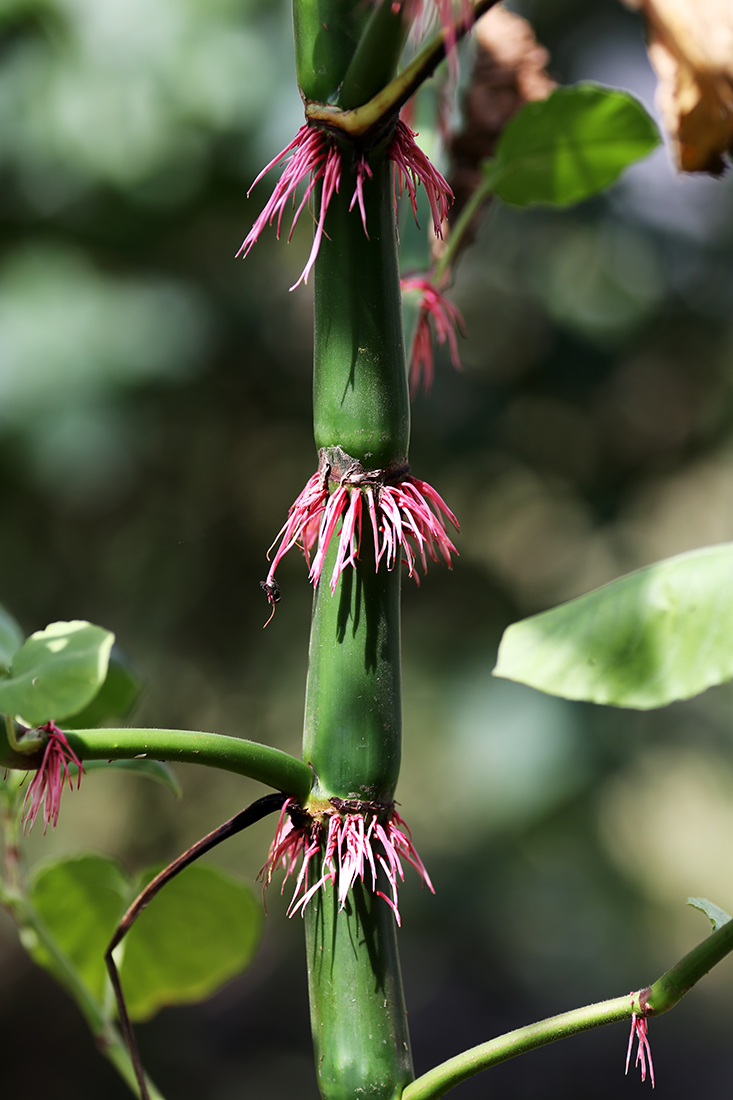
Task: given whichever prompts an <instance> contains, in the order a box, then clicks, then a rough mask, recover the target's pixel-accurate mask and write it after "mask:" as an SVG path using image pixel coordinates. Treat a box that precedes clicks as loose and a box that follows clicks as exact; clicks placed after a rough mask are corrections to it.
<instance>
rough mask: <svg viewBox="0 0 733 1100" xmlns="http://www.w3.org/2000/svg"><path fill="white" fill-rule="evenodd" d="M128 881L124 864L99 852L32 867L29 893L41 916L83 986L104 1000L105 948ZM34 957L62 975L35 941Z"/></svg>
mask: <svg viewBox="0 0 733 1100" xmlns="http://www.w3.org/2000/svg"><path fill="white" fill-rule="evenodd" d="M130 895H131V886H130V882H129V880H128V878H127V875H126V874H125V872H124V870H123V869H122V867H121V866H120V865H119V864H118V863H117V862H115V860H112V859H109V858H107V857H106V856H101V855H93V854H87V855H80V856H72V857H70V858H64V859H59V860H55V861H54V862H53V863H48V864H46V865H45V866H44V867H41V868H40V870H38V871H37V872H36V874H35V875H34V877H33V883H32V886H31V891H30V896H31V901H32V903H33V905H34V906H35V908H36V910H37V911H38V914H39V916H40V917H41V920H42V921H43V923H44V924H45V925H46V927H47V928H48V930H49V931H50V932H51V935H52V936H53V938H54V939H55V940H56V943H57V944H58V946H59V948H60V949H61V951H62V952H63V954H65V955H66V956H67V957H68V958H69V959H70V960H71V962H72V963H73V964H74V966H75V968H76V969H77V970H78V972H79V975H80V977H81V978H82V980H83V982H84V984H85V985H86V986H87V988H88V989H89V991H90V992H91V994H92V996H93V997H94V998H95V999H96V1000H97V1001H98V1002H100V1003H102V1002H103V1001H104V996H105V988H106V982H107V968H106V966H105V963H104V952H105V951H106V950H107V944H108V943H109V941H110V940H111V939H112V935H113V933H114V930H115V928H116V927H117V924H118V922H119V920H120V917H121V916H122V914H123V913H124V911H125V909H126V908H127V905H128V902H129V900H130ZM32 953H33V957H34V958H35V961H36V962H37V963H39V964H40V965H41V966H43V967H45V968H46V970H50V971H51V973H52V974H54V976H55V977H56V978H57V979H59V980H62V981H63V976H62V975H61V974H59V973H57V972H56V969H55V967H54V964H53V960H52V959H51V957H50V956H49V955H48V954H47V953H46V952H45V951H44V949H43V947H42V946H41V945H39V944H38V943H37V942H36V945H35V947H34V948H33V950H32Z"/></svg>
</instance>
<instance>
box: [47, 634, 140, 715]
mask: <svg viewBox="0 0 733 1100" xmlns="http://www.w3.org/2000/svg"><path fill="white" fill-rule="evenodd" d="M141 695H142V684H141V683H140V677H139V676H138V674H137V672H136V670H135V669H134V668H133V666H132V665H131V664H130V662H129V660H128V659H127V658H126V656H125V655H124V653H122V651H121V650H120V648H119V646H113V647H112V652H111V653H110V657H109V668H108V669H107V676H106V678H105V681H104V683H103V684H102V686H101V688H100V689H99V691H98V692H97V694H96V695H95V696H94V698H93V699H92V701H91V703H89V704H88V705H87V706H85V707H84V709H83V710H80V711H78V712H77V713H75V714H74V716H73V718H72V719H70V720H68V719H67V721H66V722H65V723H64V725H65V726H66V727H67V729H72V730H85V729H93V728H94V727H95V726H101V724H102V723H103V722H107V721H108V720H109V719H110V718H127V717H128V715H130V714H131V713H132V711H133V710H134V709H135V706H136V705H137V703H138V702H139V700H140V696H141Z"/></svg>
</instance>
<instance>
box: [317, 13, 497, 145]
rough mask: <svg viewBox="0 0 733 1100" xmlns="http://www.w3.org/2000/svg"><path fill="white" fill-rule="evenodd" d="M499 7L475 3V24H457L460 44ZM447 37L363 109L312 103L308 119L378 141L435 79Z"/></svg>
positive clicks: (440, 34)
mask: <svg viewBox="0 0 733 1100" xmlns="http://www.w3.org/2000/svg"><path fill="white" fill-rule="evenodd" d="M495 3H497V0H474V2H473V5H472V6H473V16H472V18H471V20H470V21H467V20H459V21H458V22H457V23H456V24H455V28H454V34H455V37H456V40H457V39H460V38H463V37H464V35H466V34H468V32H469V31H470V30H471V28H472V26H473V24H474V22H475V20H476V19H478V18H479V17H480V16H481V15H483V14H484V13H485V12H487V11H488V10H489V8H492V7H493V6H494V4H495ZM446 37H447V35H446V31H445V29H441V30H440V31H439V32H438V33H437V34H436V35H435V36H434V37H433V38H431V40H430V41H429V42H428V44H427V45H426V46H425V47H423V49H422V50H420V53H418V54H417V56H416V57H414V58H413V59H412V61H411V62H410V64H409V65H407V66H406V67H405V68H404V69H403V70H402V72H401V73H400V74H399V75H398V76H396V77H395V79H394V80H392V81H390V83H389V84H387V86H386V87H385V88H382V90H381V92H378V93H377V95H375V96H373V97H372V99H370V100H369V102H368V103H365V104H364V105H363V106H361V107H357V108H356V109H355V110H351V111H342V110H340V109H339V108H338V107H334V106H332V105H330V104H324V103H312V102H311V103H308V104H307V105H306V108H305V116H306V118H307V119H308V120H309V121H310V122H322V123H323V124H324V125H325V126H327V127H328V128H329V129H331V130H336V131H339V132H340V133H342V134H346V135H348V137H350V138H372V137H378V136H379V135H380V133H381V131H382V130H384V129H385V128H386V126H387V125H388V124H389V123H390V121H391V120H392V119H393V118H394V117H395V115H397V113H398V112H399V110H400V108H401V107H403V106H404V104H405V103H407V101H408V99H409V98H410V96H412V95H414V93H415V92H416V91H417V89H418V88H419V87H420V85H421V84H423V83H424V82H425V81H426V80H427V79H428V77H430V76H432V75H433V73H434V72H435V70H436V69H437V67H438V65H439V64H440V62H441V61H442V60H443V58H444V57H445V52H446V50H445V43H446Z"/></svg>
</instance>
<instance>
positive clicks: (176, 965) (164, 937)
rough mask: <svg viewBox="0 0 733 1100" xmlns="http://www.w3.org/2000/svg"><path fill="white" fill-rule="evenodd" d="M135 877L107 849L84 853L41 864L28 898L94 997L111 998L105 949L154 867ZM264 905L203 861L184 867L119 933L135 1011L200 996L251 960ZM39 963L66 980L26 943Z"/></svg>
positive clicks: (137, 1016) (125, 982)
mask: <svg viewBox="0 0 733 1100" xmlns="http://www.w3.org/2000/svg"><path fill="white" fill-rule="evenodd" d="M160 869H161V868H160V867H151V868H149V869H148V870H147V871H146V872H144V873H143V875H142V876H141V877H140V880H139V881H138V882H135V883H133V882H132V880H131V879H130V878H129V877H128V876H127V874H126V873H125V871H124V870H123V869H122V867H121V866H120V865H119V864H118V863H117V862H116V861H115V860H113V859H109V858H108V857H107V856H102V855H95V854H85V855H76V856H72V857H70V858H63V859H59V860H56V861H54V862H53V863H50V864H47V865H46V866H44V867H42V868H41V869H40V870H39V871H38V872H37V873H36V874H35V876H34V878H33V882H32V886H31V902H32V903H33V905H34V906H35V907H36V909H37V911H38V914H39V916H40V917H41V919H42V920H43V922H44V924H45V925H46V927H47V928H48V930H49V932H50V933H51V935H52V937H53V938H54V940H55V941H56V943H57V944H58V947H59V949H60V951H61V952H62V953H63V954H64V955H66V956H67V958H68V959H69V960H70V961H71V962H72V964H73V965H74V967H75V968H76V970H77V971H78V972H79V975H80V977H81V978H82V980H83V982H84V984H85V985H86V986H87V988H88V989H89V991H90V993H91V994H92V996H93V997H94V998H95V1000H96V1001H97V1002H98V1003H99V1004H100V1006H101V1005H104V1004H106V1003H107V1002H108V1000H109V989H108V986H107V977H106V967H105V963H104V952H105V951H106V949H107V945H108V943H109V941H110V940H111V939H112V935H113V933H114V931H115V928H116V927H117V924H118V922H119V920H120V918H121V916H122V914H123V913H124V912H125V910H126V909H127V907H128V905H129V904H130V902H131V901H132V900H133V899H134V897H135V896H136V895H137V893H138V892H139V891H140V890H141V889H142V888H143V886H145V885H147V883H148V882H149V881H150V880H151V879H152V878H153V877H154V876H155V875H156V874H157V873H158V871H159V870H160ZM261 925H262V911H261V908H260V906H259V904H258V903H257V901H256V900H255V898H254V897H253V895H252V891H251V890H250V889H249V888H248V887H246V886H244V885H242V884H241V883H238V882H236V881H235V880H234V879H233V878H231V877H230V876H229V875H227V874H226V873H225V872H224V871H221V870H219V869H218V868H217V867H212V866H210V865H206V864H197V865H194V866H191V867H188V868H186V870H185V871H183V872H182V873H181V874H180V875H179V876H178V877H177V878H174V879H172V880H171V882H169V883H168V884H167V885H166V886H165V887H164V888H163V890H161V892H160V893H159V894H158V895H157V896H156V897H155V898H154V899H153V901H152V902H151V903H150V905H149V907H148V908H147V909H145V910H144V911H143V913H142V915H141V916H140V917H139V918H138V920H137V922H136V923H135V924H134V925H133V927H132V929H131V930H130V932H129V933H128V934H127V936H126V937H125V939H124V940H123V941H122V945H121V949H120V955H121V961H120V962H119V970H120V978H121V981H122V986H123V989H124V991H125V999H126V1002H127V1006H128V1010H129V1012H130V1016H131V1018H132V1019H133V1020H146V1019H149V1018H150V1017H151V1016H153V1015H154V1014H155V1013H156V1012H157V1011H158V1009H160V1008H163V1007H164V1006H165V1005H172V1004H187V1003H190V1002H193V1001H198V1000H202V999H203V998H205V997H208V996H210V995H211V994H212V993H214V992H216V990H217V989H218V988H219V987H220V986H221V985H222V984H223V983H224V982H225V981H228V979H229V978H231V977H233V976H234V975H235V974H237V973H239V972H240V971H241V970H243V969H244V968H245V967H246V966H247V965H248V964H249V962H250V961H251V959H252V956H253V955H254V952H255V949H256V947H257V944H258V942H259V938H260V931H261ZM28 947H29V950H30V951H31V953H32V954H33V957H34V958H35V960H36V962H38V963H39V964H40V965H41V966H44V967H45V968H46V969H47V970H50V971H51V973H53V974H55V976H56V977H57V978H59V979H60V980H62V981H63V975H62V974H61V973H60V972H58V971H57V968H56V966H55V964H54V961H53V959H52V958H51V957H50V955H48V953H47V952H46V951H45V950H44V949H43V947H42V946H41V945H39V944H38V943H37V942H30V941H29V942H28Z"/></svg>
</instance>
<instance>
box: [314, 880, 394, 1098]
mask: <svg viewBox="0 0 733 1100" xmlns="http://www.w3.org/2000/svg"><path fill="white" fill-rule="evenodd" d="M383 888H384V889H385V890H388V889H389V887H388V885H387V884H386V883H383ZM305 926H306V944H307V952H308V985H309V992H310V1004H311V1026H312V1030H313V1045H314V1048H315V1055H316V1071H317V1073H318V1082H319V1085H320V1089H321V1093H322V1095H323V1096H324V1098H325V1100H351V1098H358V1097H363V1096H369V1097H372V1098H373V1100H392V1098H393V1097H394V1098H397V1097H399V1096H400V1094H401V1093H402V1089H403V1088H404V1086H405V1085H406V1084H407V1083H408V1082H409V1081H411V1080H412V1078H413V1071H412V1056H411V1053H410V1038H409V1032H408V1028H407V1013H406V1011H405V1003H404V996H403V993H402V978H401V976H400V961H399V956H398V953H397V936H396V927H395V921H394V917H393V916H392V912H391V910H390V909H389V908H388V906H387V905H386V903H385V902H384V901H383V899H382V898H380V897H377V896H376V894H374V893H373V892H372V890H371V888H370V887H369V888H367V887H365V886H362V884H361V883H360V882H357V883H356V885H355V887H354V889H353V890H352V891H351V892H350V894H349V897H348V898H347V899H346V904H345V906H344V908H343V910H341V911H339V907H338V898H337V896H336V891H335V889H334V887H333V886H331V885H329V886H327V887H326V888H325V889H323V890H319V891H318V894H317V895H316V897H314V898H313V899H312V901H311V902H310V903H309V905H308V907H307V909H306V912H305Z"/></svg>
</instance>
